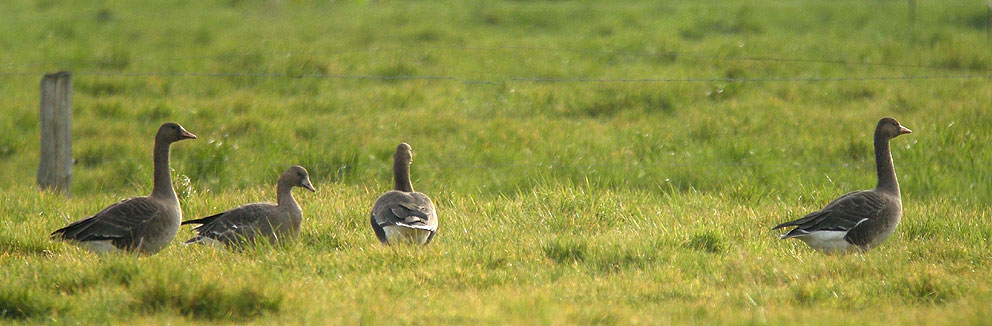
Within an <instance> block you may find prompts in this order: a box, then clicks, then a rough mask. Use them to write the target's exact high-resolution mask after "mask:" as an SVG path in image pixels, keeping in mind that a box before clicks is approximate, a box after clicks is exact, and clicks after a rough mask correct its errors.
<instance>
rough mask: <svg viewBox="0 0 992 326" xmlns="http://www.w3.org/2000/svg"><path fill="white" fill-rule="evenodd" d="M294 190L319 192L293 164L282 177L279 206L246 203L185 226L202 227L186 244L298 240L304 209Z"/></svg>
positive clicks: (277, 189)
mask: <svg viewBox="0 0 992 326" xmlns="http://www.w3.org/2000/svg"><path fill="white" fill-rule="evenodd" d="M293 187H303V188H306V189H308V190H310V191H313V192H316V191H317V190H316V189H314V188H313V184H311V183H310V176H309V174H308V173H307V170H306V169H304V168H303V167H302V166H299V165H294V166H291V167H289V169H286V172H283V173H282V176H280V177H279V184H278V186H277V187H276V202H277V203H276V204H272V203H253V204H246V205H242V206H239V207H236V208H232V209H230V210H227V211H224V212H222V213H219V214H215V215H211V216H207V217H204V218H201V219H196V220H190V221H185V222H183V223H182V224H183V225H186V224H200V226H197V227H196V228H194V229H193V230H194V231H196V232H197V233H198V234H197V236H195V237H193V238H192V239H189V240H186V242H185V244H194V243H201V244H212V245H226V246H233V245H239V244H244V243H253V242H255V241H256V239H258V238H259V237H261V238H264V239H265V240H266V241H269V243H278V242H280V241H286V240H288V239H291V238H295V237H296V236H297V235H298V234H299V233H300V223H301V222H302V221H303V210H301V209H300V205H299V204H297V203H296V199H294V198H293V192H292V189H293Z"/></svg>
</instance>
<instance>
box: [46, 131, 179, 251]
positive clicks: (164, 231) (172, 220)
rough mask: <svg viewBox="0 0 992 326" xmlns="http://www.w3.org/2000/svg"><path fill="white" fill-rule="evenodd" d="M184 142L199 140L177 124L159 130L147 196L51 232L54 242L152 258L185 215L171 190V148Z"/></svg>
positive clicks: (109, 208) (169, 238)
mask: <svg viewBox="0 0 992 326" xmlns="http://www.w3.org/2000/svg"><path fill="white" fill-rule="evenodd" d="M183 139H196V135H193V134H192V133H190V132H188V131H186V129H183V127H182V126H180V125H179V124H177V123H174V122H166V123H164V124H162V126H161V127H159V128H158V134H156V135H155V149H154V160H155V161H154V162H155V167H154V181H153V182H154V187H153V188H152V194H151V195H150V196H148V197H134V198H129V199H125V200H122V201H119V202H117V203H116V204H113V205H110V206H109V207H107V208H104V209H103V210H102V211H100V212H99V213H96V214H95V215H93V216H90V217H88V218H85V219H82V220H79V221H76V222H74V223H72V224H69V226H66V227H64V228H61V229H58V230H55V232H52V234H51V238H52V239H53V240H71V241H74V242H77V243H79V244H80V245H82V246H84V247H86V248H87V249H90V250H92V251H95V252H98V253H106V252H115V251H129V252H135V253H139V254H144V255H151V254H154V253H156V252H158V251H159V250H162V248H165V246H166V245H168V244H169V242H170V241H172V239H173V238H175V237H176V233H177V232H178V231H179V222H180V221H182V218H183V212H182V209H181V208H180V207H179V198H178V197H176V192H175V190H173V189H172V177H171V175H170V171H169V147H170V146H171V145H172V143H174V142H177V141H180V140H183Z"/></svg>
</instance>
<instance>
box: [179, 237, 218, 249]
mask: <svg viewBox="0 0 992 326" xmlns="http://www.w3.org/2000/svg"><path fill="white" fill-rule="evenodd" d="M183 244H185V245H187V246H188V245H191V244H199V245H204V246H211V247H217V248H224V244H223V243H221V242H220V241H217V239H214V238H209V237H198V238H197V239H196V241H193V242H183Z"/></svg>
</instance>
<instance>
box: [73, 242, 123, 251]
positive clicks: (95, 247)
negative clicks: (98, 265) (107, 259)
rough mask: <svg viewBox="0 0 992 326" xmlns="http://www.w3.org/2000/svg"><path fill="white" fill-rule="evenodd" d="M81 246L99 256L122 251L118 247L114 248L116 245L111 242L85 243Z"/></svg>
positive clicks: (81, 243)
mask: <svg viewBox="0 0 992 326" xmlns="http://www.w3.org/2000/svg"><path fill="white" fill-rule="evenodd" d="M79 244H80V246H82V247H83V248H86V249H87V250H89V251H92V252H95V253H98V254H106V253H111V252H119V251H121V250H120V249H117V247H114V243H113V242H112V241H111V240H98V241H83V242H80V243H79Z"/></svg>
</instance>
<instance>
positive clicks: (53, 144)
mask: <svg viewBox="0 0 992 326" xmlns="http://www.w3.org/2000/svg"><path fill="white" fill-rule="evenodd" d="M40 120H41V163H40V164H39V165H38V185H39V186H41V188H42V189H55V190H56V191H60V192H62V193H63V194H66V195H69V185H70V184H71V183H72V161H73V159H72V74H71V73H68V72H64V71H63V72H57V73H54V74H45V77H43V78H42V79H41V119H40Z"/></svg>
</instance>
